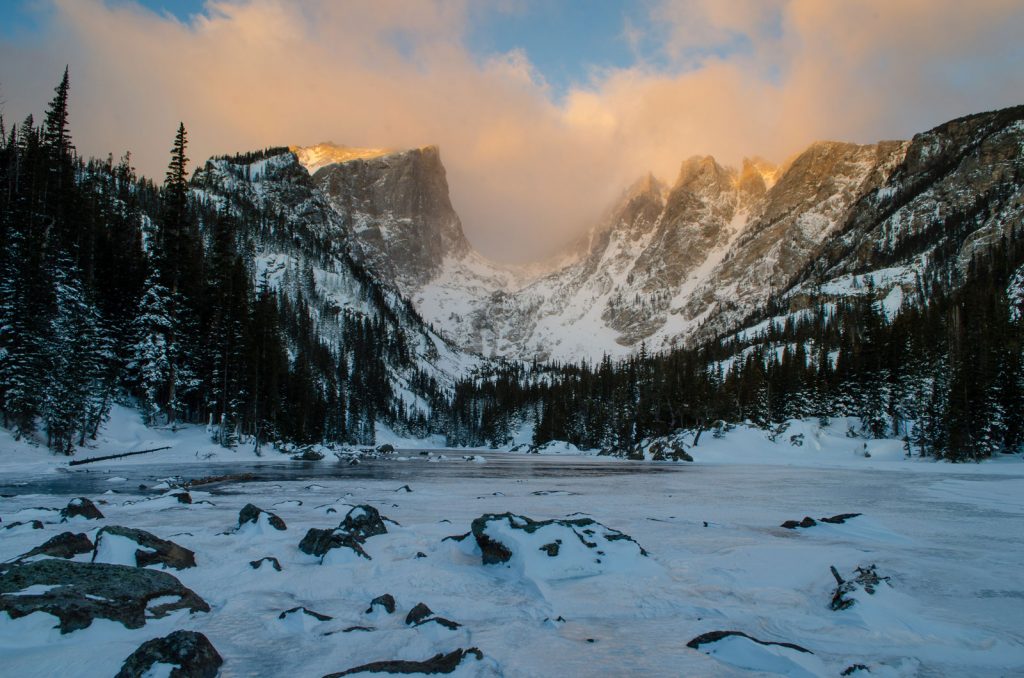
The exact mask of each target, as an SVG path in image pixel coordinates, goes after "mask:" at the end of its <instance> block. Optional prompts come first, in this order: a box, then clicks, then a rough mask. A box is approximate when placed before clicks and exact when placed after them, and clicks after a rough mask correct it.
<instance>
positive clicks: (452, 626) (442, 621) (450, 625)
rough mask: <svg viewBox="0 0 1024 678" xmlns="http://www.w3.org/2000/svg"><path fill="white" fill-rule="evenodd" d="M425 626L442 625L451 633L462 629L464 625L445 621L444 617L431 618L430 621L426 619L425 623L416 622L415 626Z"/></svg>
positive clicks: (449, 620) (448, 620)
mask: <svg viewBox="0 0 1024 678" xmlns="http://www.w3.org/2000/svg"><path fill="white" fill-rule="evenodd" d="M424 624H440V625H441V626H443V627H445V628H446V629H449V630H451V631H454V630H456V629H460V628H462V624H460V623H458V622H453V621H452V620H451V619H445V618H444V617H430V618H429V619H424V620H423V621H419V622H416V624H415V625H416V626H423V625H424Z"/></svg>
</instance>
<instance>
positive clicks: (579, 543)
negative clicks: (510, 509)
mask: <svg viewBox="0 0 1024 678" xmlns="http://www.w3.org/2000/svg"><path fill="white" fill-rule="evenodd" d="M470 532H471V534H472V535H473V537H474V538H475V539H476V543H477V546H478V547H479V548H480V554H481V560H482V561H483V564H484V565H496V564H506V563H507V564H509V565H510V566H511V565H513V564H514V565H516V566H517V567H519V568H521V569H522V570H523V572H524V574H526V575H529V576H539V577H541V578H544V579H559V578H567V577H582V576H591V575H596V574H601V573H603V572H606V571H610V570H618V571H635V570H637V569H638V568H639V569H646V568H649V567H653V566H652V565H651V564H650V563H649V562H648V561H646V560H645V558H646V557H647V555H648V554H647V551H646V550H644V548H643V547H642V546H640V545H639V544H638V543H636V541H635V540H634V539H633V538H632V537H630V536H629V535H627V534H624V533H622V532H619V531H618V530H615V529H612V528H610V527H607V526H605V525H602V524H601V523H599V522H597V521H595V520H593V519H592V518H571V519H562V520H541V521H538V520H532V519H530V518H528V517H526V516H521V515H515V514H512V513H502V514H493V513H489V514H485V515H483V516H480V517H479V518H477V519H476V520H474V521H473V523H472V525H471V529H470Z"/></svg>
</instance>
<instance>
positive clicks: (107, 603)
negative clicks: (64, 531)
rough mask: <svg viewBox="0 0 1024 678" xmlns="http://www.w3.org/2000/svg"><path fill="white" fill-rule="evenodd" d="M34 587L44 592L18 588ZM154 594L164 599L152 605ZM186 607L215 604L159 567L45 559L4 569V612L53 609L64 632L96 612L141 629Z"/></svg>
mask: <svg viewBox="0 0 1024 678" xmlns="http://www.w3.org/2000/svg"><path fill="white" fill-rule="evenodd" d="M32 586H36V587H39V589H37V590H40V592H39V593H19V592H22V591H24V590H26V589H29V587H32ZM155 599H159V600H160V602H159V604H156V605H154V606H149V603H150V601H153V600H155ZM165 599H171V600H165ZM181 609H185V610H189V611H191V612H209V611H210V606H209V605H207V604H206V601H204V600H203V599H202V598H200V597H199V596H198V595H196V593H195V592H194V591H192V590H191V589H188V588H186V587H184V586H182V584H181V582H179V581H178V580H177V579H176V578H175V577H173V576H172V575H170V574H167V573H166V572H160V571H157V570H147V569H143V568H139V567H128V566H125V565H106V564H100V563H79V562H75V561H70V560H56V559H46V560H38V561H35V562H31V563H25V564H23V565H16V566H13V567H11V566H8V567H6V568H5V569H4V570H3V572H2V573H0V611H2V612H7V614H9V615H10V617H11V618H12V619H18V618H19V617H24V616H25V615H28V614H32V613H33V612H36V611H42V612H46V613H48V614H52V615H53V616H55V617H57V618H58V619H60V625H59V626H60V631H61V633H70V632H71V631H76V630H78V629H84V628H87V627H88V626H89V625H90V624H92V620H93V619H96V618H97V617H98V618H102V619H110V620H113V621H117V622H120V623H122V624H124V625H125V627H127V628H129V629H137V628H141V627H142V626H143V625H145V623H146V618H147V617H163V616H165V615H167V614H168V613H170V612H173V611H174V610H181Z"/></svg>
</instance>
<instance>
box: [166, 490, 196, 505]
mask: <svg viewBox="0 0 1024 678" xmlns="http://www.w3.org/2000/svg"><path fill="white" fill-rule="evenodd" d="M171 496H172V497H174V498H175V499H177V500H178V503H179V504H191V503H192V495H191V494H189V493H188V492H175V493H174V494H172V495H171Z"/></svg>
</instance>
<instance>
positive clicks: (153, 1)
mask: <svg viewBox="0 0 1024 678" xmlns="http://www.w3.org/2000/svg"><path fill="white" fill-rule="evenodd" d="M1022 35H1024V3H1022V2H1020V1H1019V0H972V2H969V3H968V2H963V1H962V0H637V1H636V2H616V1H613V0H590V1H583V0H579V1H572V2H571V1H569V0H487V1H485V0H423V1H417V0H375V1H373V2H370V1H366V2H362V1H357V0H353V1H351V2H334V1H333V0H140V1H138V2H136V1H134V0H6V1H4V2H0V102H2V103H0V112H2V113H3V115H4V117H5V118H6V119H7V120H20V119H21V118H23V117H24V116H25V115H27V114H29V113H34V114H36V115H38V114H40V113H41V112H42V111H43V110H44V109H45V107H46V104H47V103H48V102H49V100H50V99H51V98H52V95H53V88H54V86H55V85H56V84H57V82H58V80H59V78H60V75H61V73H62V72H63V68H64V65H65V64H68V65H69V66H70V73H71V104H70V124H71V131H72V136H73V138H74V141H75V143H76V145H77V147H78V149H79V151H80V152H81V153H83V154H85V155H95V156H99V157H106V155H107V154H108V153H113V154H114V156H115V157H118V156H120V154H121V153H123V152H124V151H125V150H131V152H132V154H133V158H134V159H135V165H136V167H137V168H138V169H139V171H140V172H142V173H144V174H146V175H148V176H151V177H153V178H155V179H156V180H161V179H162V177H163V173H164V170H165V167H166V164H167V158H168V150H169V149H170V144H171V141H172V140H173V135H174V132H175V130H176V128H177V124H178V122H179V121H183V122H184V123H185V126H186V128H187V129H188V132H189V139H190V148H189V155H190V157H191V158H192V159H193V163H196V162H202V161H205V159H206V158H208V157H210V156H212V155H216V154H225V153H235V152H240V151H245V150H251V149H256V148H264V147H267V146H277V145H309V144H313V143H317V142H320V141H328V140H330V141H334V142H336V143H340V144H345V145H349V146H368V147H394V148H406V147H416V146H423V145H427V144H436V145H438V146H439V147H440V148H441V157H442V160H443V161H444V164H445V167H446V169H447V172H448V182H449V185H450V188H451V194H452V201H453V203H454V205H455V208H456V210H457V211H458V212H459V214H460V216H461V218H462V221H463V226H464V229H465V231H466V234H467V237H468V238H469V239H470V241H471V242H472V243H473V244H474V245H475V246H476V247H477V248H478V249H479V250H480V251H481V252H482V253H484V254H485V255H487V256H490V257H492V258H494V259H497V260H501V261H509V262H526V261H536V260H539V259H542V258H544V257H546V256H550V255H552V254H553V253H555V252H556V251H557V250H558V249H559V248H561V247H563V246H564V245H566V244H567V243H569V242H570V241H572V240H573V239H574V238H576V237H578V236H579V235H580V234H582V233H583V232H585V230H586V229H587V228H589V227H591V226H592V225H593V224H594V223H595V222H596V221H597V220H599V219H600V217H601V215H602V214H603V212H604V211H605V210H606V209H607V208H608V206H609V204H610V203H611V202H612V201H614V200H615V199H616V197H617V196H618V195H620V194H621V192H622V191H623V189H624V188H625V187H627V186H628V185H629V184H630V183H632V182H633V181H634V180H635V179H636V178H637V177H640V176H642V175H643V174H645V173H646V172H648V171H652V172H654V173H655V175H657V176H659V177H660V178H662V179H663V180H665V181H667V182H669V183H670V184H671V182H672V181H673V180H674V179H675V177H676V175H677V173H678V170H679V166H680V164H681V162H682V161H683V160H685V159H686V158H688V157H690V156H693V155H705V154H710V155H713V156H715V157H716V158H717V159H718V160H719V161H720V162H722V163H723V164H731V165H738V164H739V163H740V162H742V159H743V158H744V157H747V156H754V155H757V156H761V157H764V158H767V159H768V160H771V161H773V162H784V161H785V160H786V159H787V158H790V157H792V156H793V155H794V154H796V153H799V152H800V151H801V150H803V149H804V148H806V147H807V145H808V144H810V143H812V142H814V141H816V140H822V139H828V140H837V141H850V142H856V143H872V142H874V141H878V140H881V139H899V138H909V137H911V136H912V135H913V134H914V133H916V132H920V131H924V130H926V129H928V128H930V127H933V126H935V125H937V124H940V123H942V122H944V121H946V120H948V119H952V118H955V117H958V116H961V115H965V114H969V113H973V112H979V111H984V110H991V109H995V108H1000V107H1004V106H1010V105H1016V104H1020V103H1024V40H1021V39H1020V36H1022Z"/></svg>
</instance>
